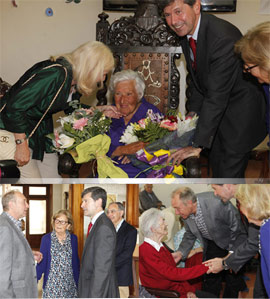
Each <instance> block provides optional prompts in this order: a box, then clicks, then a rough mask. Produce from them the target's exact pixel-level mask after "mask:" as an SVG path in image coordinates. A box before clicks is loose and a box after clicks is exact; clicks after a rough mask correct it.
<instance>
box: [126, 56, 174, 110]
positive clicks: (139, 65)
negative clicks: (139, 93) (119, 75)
mask: <svg viewBox="0 0 270 299" xmlns="http://www.w3.org/2000/svg"><path fill="white" fill-rule="evenodd" d="M124 69H132V70H134V71H137V72H138V73H139V74H141V76H142V77H143V78H144V81H145V98H146V100H147V101H148V102H150V103H151V104H153V105H155V106H157V107H158V108H159V110H160V111H163V112H164V111H165V110H166V109H167V107H168V88H169V54H168V53H125V54H124Z"/></svg>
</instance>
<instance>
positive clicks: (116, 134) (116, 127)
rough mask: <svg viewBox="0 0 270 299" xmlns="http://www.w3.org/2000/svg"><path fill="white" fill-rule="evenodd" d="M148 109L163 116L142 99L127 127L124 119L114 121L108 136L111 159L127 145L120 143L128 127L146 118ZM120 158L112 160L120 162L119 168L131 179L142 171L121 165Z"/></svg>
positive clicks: (114, 119)
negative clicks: (115, 152) (119, 149)
mask: <svg viewBox="0 0 270 299" xmlns="http://www.w3.org/2000/svg"><path fill="white" fill-rule="evenodd" d="M148 109H152V110H153V112H154V113H157V112H158V113H160V114H162V113H161V112H160V111H159V109H158V108H157V107H156V106H154V105H152V104H150V103H148V102H147V101H146V100H145V98H142V100H141V105H140V107H139V108H138V110H137V111H136V113H135V114H134V115H133V117H132V118H131V120H130V121H129V123H128V124H127V125H125V121H124V118H123V117H121V118H119V119H116V118H113V119H112V123H111V127H110V131H109V133H108V135H109V136H110V137H111V146H110V149H109V151H108V153H107V155H108V156H109V157H110V156H111V155H112V153H113V152H114V150H115V149H116V148H117V147H118V146H122V145H125V144H124V143H122V142H120V138H121V136H122V135H123V133H124V131H125V129H126V128H127V126H128V125H130V123H135V122H138V121H139V120H140V119H142V118H145V117H146V113H147V111H148ZM118 158H119V157H114V158H113V159H112V160H114V161H116V162H118V163H119V164H117V166H118V167H120V168H121V169H123V170H124V171H125V172H126V173H127V174H128V176H129V177H130V178H133V177H135V176H136V175H137V174H138V173H139V172H140V171H141V170H140V169H138V168H137V167H134V166H133V165H132V163H128V164H121V161H118ZM139 177H140V178H142V177H145V175H144V173H142V174H141V175H140V176H139Z"/></svg>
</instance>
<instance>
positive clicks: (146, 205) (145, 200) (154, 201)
mask: <svg viewBox="0 0 270 299" xmlns="http://www.w3.org/2000/svg"><path fill="white" fill-rule="evenodd" d="M139 199H140V203H141V207H142V209H143V210H144V211H145V210H148V209H150V208H157V206H158V203H161V201H160V200H159V199H158V198H157V197H156V194H155V193H154V192H151V195H149V193H148V192H147V191H146V190H144V191H142V192H140V194H139Z"/></svg>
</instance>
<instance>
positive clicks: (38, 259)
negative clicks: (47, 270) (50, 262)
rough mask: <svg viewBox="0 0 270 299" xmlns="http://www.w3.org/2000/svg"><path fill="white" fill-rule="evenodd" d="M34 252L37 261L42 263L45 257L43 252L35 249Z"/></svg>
mask: <svg viewBox="0 0 270 299" xmlns="http://www.w3.org/2000/svg"><path fill="white" fill-rule="evenodd" d="M32 252H33V256H34V259H35V261H37V263H40V262H41V261H42V259H43V254H42V253H41V252H39V251H35V250H33V251H32Z"/></svg>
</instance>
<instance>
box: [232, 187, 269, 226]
mask: <svg viewBox="0 0 270 299" xmlns="http://www.w3.org/2000/svg"><path fill="white" fill-rule="evenodd" d="M235 197H236V198H237V199H238V201H239V202H240V205H242V206H243V207H244V208H245V210H246V211H247V213H248V215H247V216H248V217H249V218H252V219H254V220H263V219H267V218H269V217H270V185H269V184H245V185H239V186H238V189H237V192H236V195H235Z"/></svg>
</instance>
